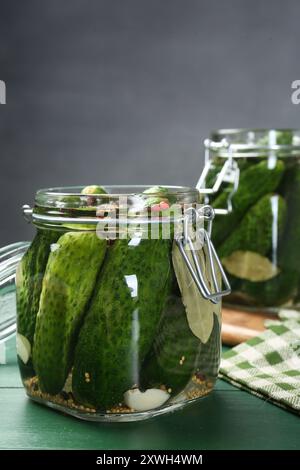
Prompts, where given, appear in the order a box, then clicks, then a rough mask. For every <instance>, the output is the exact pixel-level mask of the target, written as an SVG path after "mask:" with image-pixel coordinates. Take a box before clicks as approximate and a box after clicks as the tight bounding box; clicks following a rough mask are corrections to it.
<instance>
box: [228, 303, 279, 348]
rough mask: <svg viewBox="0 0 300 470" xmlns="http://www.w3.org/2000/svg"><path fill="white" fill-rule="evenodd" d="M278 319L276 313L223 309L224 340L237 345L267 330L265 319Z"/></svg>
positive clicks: (231, 344) (229, 344)
mask: <svg viewBox="0 0 300 470" xmlns="http://www.w3.org/2000/svg"><path fill="white" fill-rule="evenodd" d="M268 319H273V320H274V319H275V320H276V319H277V317H276V315H274V314H267V313H263V312H246V311H241V310H233V309H229V308H223V309H222V342H223V344H226V345H228V346H235V345H236V344H240V343H242V342H244V341H247V340H248V339H250V338H253V337H254V336H257V335H258V334H259V333H261V332H262V331H264V330H265V325H264V323H265V321H266V320H268Z"/></svg>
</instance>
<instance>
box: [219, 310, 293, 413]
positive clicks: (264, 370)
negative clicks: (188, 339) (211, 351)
mask: <svg viewBox="0 0 300 470" xmlns="http://www.w3.org/2000/svg"><path fill="white" fill-rule="evenodd" d="M299 317H300V315H299ZM281 318H282V319H284V321H281V322H278V321H277V322H271V323H270V324H269V325H268V329H267V330H266V331H264V332H263V333H261V334H260V335H259V336H257V337H255V338H252V339H250V340H249V341H246V342H245V343H242V344H239V345H238V346H236V347H234V348H232V349H231V350H229V351H227V352H225V353H224V354H223V358H222V362H221V369H220V377H221V378H222V379H225V380H227V381H228V382H230V383H232V384H233V385H236V386H237V387H239V388H242V389H244V390H247V391H248V392H250V393H252V394H254V395H257V396H259V397H261V398H264V399H267V400H268V401H271V402H272V403H274V404H276V405H278V406H281V407H284V408H286V409H288V410H289V411H293V412H294V413H298V414H300V318H299V320H298V318H297V315H296V316H295V315H294V317H293V319H290V320H287V319H286V318H289V315H287V314H286V313H285V314H284V315H282V316H281Z"/></svg>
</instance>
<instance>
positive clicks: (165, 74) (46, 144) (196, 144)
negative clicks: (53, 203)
mask: <svg viewBox="0 0 300 470" xmlns="http://www.w3.org/2000/svg"><path fill="white" fill-rule="evenodd" d="M299 15H300V2H299V0H285V1H283V0H280V1H279V0H226V1H221V0H219V1H216V0H72V1H71V0H69V1H66V0H55V1H54V0H51V1H41V0H36V1H31V0H27V1H26V2H25V1H15V0H7V1H6V0H0V79H2V80H5V81H6V85H7V104H6V105H1V106H0V161H1V166H0V211H1V219H0V220H1V222H0V224H1V225H0V245H1V244H5V243H9V242H13V241H17V240H20V239H26V238H28V237H30V236H31V234H32V232H31V229H30V228H29V226H27V225H26V223H25V222H24V220H23V219H22V217H21V213H20V206H21V205H22V204H23V203H27V202H31V201H32V198H33V194H34V192H35V190H36V189H37V188H40V187H46V186H54V185H72V184H88V183H103V182H104V183H122V184H126V183H168V184H184V185H194V184H195V183H196V181H197V179H198V177H199V175H200V172H201V168H202V163H203V151H202V141H203V138H204V137H205V136H207V135H208V133H209V131H210V129H212V128H218V127H227V128H228V127H276V126H277V127H288V126H292V127H299V117H300V105H299V106H296V105H292V103H291V99H290V95H291V88H290V87H291V82H292V81H293V80H295V79H299V78H300V70H299V69H300V64H299V48H300V28H299Z"/></svg>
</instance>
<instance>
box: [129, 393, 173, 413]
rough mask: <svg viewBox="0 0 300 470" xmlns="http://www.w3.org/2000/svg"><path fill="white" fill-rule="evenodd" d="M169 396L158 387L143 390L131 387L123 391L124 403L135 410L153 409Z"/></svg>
mask: <svg viewBox="0 0 300 470" xmlns="http://www.w3.org/2000/svg"><path fill="white" fill-rule="evenodd" d="M169 398H170V395H169V393H167V392H166V391H164V390H161V389H159V388H149V389H148V390H146V391H145V392H141V391H140V390H139V389H138V388H133V389H131V390H127V392H125V393H124V402H125V404H126V405H127V406H128V407H129V408H132V409H133V410H135V411H147V410H153V409H154V408H158V407H160V406H162V405H163V404H164V403H165V402H166V401H167V400H168V399H169Z"/></svg>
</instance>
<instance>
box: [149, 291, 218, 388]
mask: <svg viewBox="0 0 300 470" xmlns="http://www.w3.org/2000/svg"><path fill="white" fill-rule="evenodd" d="M172 303H173V305H172V306H170V305H168V308H167V309H166V312H165V315H164V318H163V320H162V321H161V323H160V326H159V328H158V334H157V337H156V338H155V341H154V345H153V348H152V350H151V352H150V353H149V355H148V356H147V358H146V360H145V363H144V365H143V367H142V374H141V388H142V389H148V388H150V387H160V386H161V385H164V386H165V387H166V389H167V390H169V391H170V393H171V394H172V396H174V395H176V394H177V393H179V392H181V391H182V390H183V389H184V388H185V387H186V385H187V384H188V382H189V381H190V379H191V378H192V376H193V374H199V375H200V376H205V377H209V378H211V379H215V378H216V377H217V375H218V370H219V364H220V357H221V356H220V350H221V341H220V328H221V327H220V322H219V319H218V316H217V315H216V314H213V328H212V331H211V334H210V336H209V339H208V341H207V342H206V343H205V344H204V343H202V342H201V341H200V340H199V338H197V337H196V336H195V335H194V334H193V333H192V331H191V329H190V328H189V325H188V323H187V319H186V312H185V309H184V306H183V305H182V303H181V299H179V298H178V299H176V300H175V299H173V300H172ZM180 304H181V305H180Z"/></svg>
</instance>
